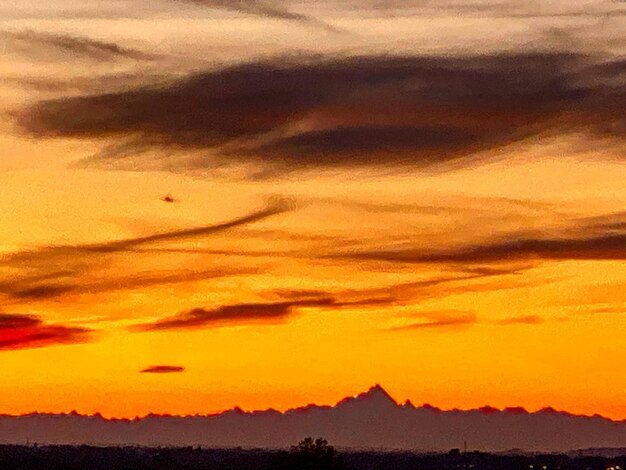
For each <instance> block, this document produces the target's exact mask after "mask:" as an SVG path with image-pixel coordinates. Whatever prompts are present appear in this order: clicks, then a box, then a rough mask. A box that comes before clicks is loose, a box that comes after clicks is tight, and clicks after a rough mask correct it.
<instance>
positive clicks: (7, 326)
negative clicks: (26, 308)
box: [0, 313, 91, 351]
mask: <svg viewBox="0 0 626 470" xmlns="http://www.w3.org/2000/svg"><path fill="white" fill-rule="evenodd" d="M90 333H91V330H88V329H85V328H77V327H68V326H63V325H47V324H45V323H44V322H43V321H42V320H41V319H40V318H39V317H36V316H33V315H18V314H9V313H0V351H4V350H16V349H29V348H40V347H44V346H54V345H57V344H73V343H82V342H85V341H87V340H88V339H89V334H90Z"/></svg>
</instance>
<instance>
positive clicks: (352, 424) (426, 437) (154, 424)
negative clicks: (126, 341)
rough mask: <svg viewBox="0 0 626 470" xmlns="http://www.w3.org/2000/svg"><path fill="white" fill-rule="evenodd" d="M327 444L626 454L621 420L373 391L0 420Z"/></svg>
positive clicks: (27, 438)
mask: <svg viewBox="0 0 626 470" xmlns="http://www.w3.org/2000/svg"><path fill="white" fill-rule="evenodd" d="M306 436H313V437H324V438H325V439H327V440H328V441H329V442H330V443H331V444H333V445H334V446H336V447H338V448H346V449H376V450H406V451H416V452H428V451H448V450H450V449H452V448H463V447H464V446H467V449H468V450H481V451H492V452H497V451H508V450H511V449H520V450H524V451H548V452H567V451H571V450H573V449H585V448H607V447H626V421H613V420H610V419H607V418H604V417H601V416H597V415H594V416H578V415H572V414H570V413H566V412H561V411H556V410H554V409H552V408H544V409H542V410H539V411H537V412H532V413H530V412H527V411H526V410H524V409H523V408H505V409H503V410H500V409H496V408H491V407H483V408H480V409H475V410H467V411H464V410H451V411H443V410H440V409H439V408H436V407H433V406H430V405H423V406H420V407H416V406H414V405H413V404H412V403H411V402H410V401H407V402H405V403H404V404H399V403H398V402H396V401H395V400H394V399H393V398H392V397H391V396H390V395H389V394H388V393H387V392H386V391H385V390H384V389H383V388H382V387H381V386H380V385H376V386H374V387H372V388H370V389H369V390H368V391H367V392H364V393H361V394H359V395H356V396H354V397H348V398H344V399H343V400H341V401H339V402H338V403H337V404H336V405H335V406H317V405H307V406H304V407H300V408H295V409H291V410H288V411H285V412H279V411H276V410H272V409H269V410H265V411H253V412H245V411H243V410H241V409H240V408H234V409H232V410H229V411H225V412H223V413H219V414H214V415H208V416H169V415H153V414H151V415H147V416H145V417H143V418H135V419H106V418H103V417H102V416H100V415H98V414H96V415H92V416H85V415H80V414H78V413H75V412H72V413H69V414H41V413H33V414H28V415H22V416H8V415H3V416H0V443H5V444H24V443H28V442H29V443H35V442H36V443H40V444H93V445H143V446H190V445H193V446H203V447H215V448H232V447H244V448H285V447H289V446H290V445H293V444H295V443H297V442H298V441H300V440H301V439H302V438H303V437H306Z"/></svg>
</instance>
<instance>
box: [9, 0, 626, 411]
mask: <svg viewBox="0 0 626 470" xmlns="http://www.w3.org/2000/svg"><path fill="white" fill-rule="evenodd" d="M625 110H626V4H625V3H624V2H622V1H613V0H573V1H566V0H553V1H549V2H534V1H531V2H521V1H508V0H507V1H500V0H497V1H496V0H471V1H467V2H463V3H462V4H461V3H459V2H456V1H452V0H450V1H448V0H441V1H435V0H426V1H421V2H410V1H408V0H407V1H404V0H394V1H387V2H378V1H373V0H372V1H370V0H359V1H356V0H354V1H353V0H349V1H344V2H339V1H335V0H314V1H310V2H299V1H295V0H294V1H291V0H289V1H281V2H278V1H274V0H258V1H257V0H255V1H252V0H250V1H247V2H243V1H232V2H229V1H218V0H215V1H214V0H154V1H146V0H116V1H113V2H112V1H109V0H85V1H83V2H81V3H80V5H78V4H77V3H76V2H72V1H70V0H50V1H48V2H45V3H42V2H39V1H36V0H22V1H20V2H19V5H17V4H16V2H14V1H11V0H0V376H1V378H0V385H1V387H0V414H9V415H21V414H25V413H31V412H35V411H36V412H42V413H67V412H70V411H72V410H76V411H77V412H78V413H80V414H84V415H92V414H94V413H102V415H103V416H105V417H120V418H133V417H135V416H145V415H148V414H150V413H155V414H170V415H195V414H211V413H217V412H220V411H224V410H229V409H232V408H233V407H235V406H239V407H241V408H242V409H245V410H259V409H266V408H273V409H276V410H279V411H285V410H288V409H290V408H297V407H299V406H302V405H303V404H306V403H317V404H322V405H323V404H334V403H336V401H337V400H338V399H340V398H341V397H345V396H351V393H354V392H355V391H359V390H367V389H368V387H370V386H371V384H372V383H381V384H384V386H385V390H388V391H389V394H390V395H391V396H393V397H402V398H403V399H404V398H406V399H410V400H411V401H412V402H414V403H430V404H432V405H434V406H437V407H440V408H441V409H444V410H452V409H465V410H469V409H479V408H481V407H483V406H490V407H494V408H497V409H504V408H506V407H523V408H525V409H527V410H529V411H537V410H540V409H542V408H544V407H552V408H554V409H558V410H566V411H567V412H570V413H573V414H577V415H588V416H592V415H595V414H599V415H602V416H606V417H607V418H611V419H613V420H625V419H626V398H625V397H626V375H625V374H623V364H624V363H625V362H626V350H625V349H624V347H623V337H624V335H625V334H626V321H625V316H624V315H625V314H626V263H625V262H624V261H625V260H626V184H624V181H626V165H625V161H624V158H625V155H626V153H625V150H626V145H625V143H626V111H625Z"/></svg>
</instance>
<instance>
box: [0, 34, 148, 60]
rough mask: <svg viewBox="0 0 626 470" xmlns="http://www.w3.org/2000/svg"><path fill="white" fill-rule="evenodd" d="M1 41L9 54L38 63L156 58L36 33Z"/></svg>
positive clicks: (88, 41)
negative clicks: (12, 53) (78, 59)
mask: <svg viewBox="0 0 626 470" xmlns="http://www.w3.org/2000/svg"><path fill="white" fill-rule="evenodd" d="M0 40H2V43H3V45H4V48H5V52H14V53H17V54H19V55H24V56H27V57H31V58H35V59H37V60H46V61H47V60H51V59H54V60H56V59H58V58H59V55H61V56H62V57H64V58H66V59H67V58H81V59H85V58H86V59H90V60H96V61H112V60H116V59H132V60H142V61H143V60H153V59H155V57H156V56H154V55H150V54H146V53H144V52H141V51H138V50H136V49H131V48H126V47H122V46H120V45H118V44H115V43H111V42H104V41H98V40H95V39H91V38H87V37H79V36H70V35H63V34H54V33H42V32H36V31H23V32H9V31H3V32H0Z"/></svg>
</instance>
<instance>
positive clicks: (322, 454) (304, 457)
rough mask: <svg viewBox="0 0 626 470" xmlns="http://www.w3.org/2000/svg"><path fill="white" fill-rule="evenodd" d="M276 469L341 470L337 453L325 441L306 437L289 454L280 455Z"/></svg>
mask: <svg viewBox="0 0 626 470" xmlns="http://www.w3.org/2000/svg"><path fill="white" fill-rule="evenodd" d="M277 468H279V469H281V470H342V469H344V466H343V464H342V462H341V461H340V460H339V459H338V458H337V451H336V450H335V448H334V447H333V446H331V445H330V444H328V441H327V440H326V439H321V438H318V439H315V440H314V439H313V438H312V437H307V438H305V439H303V440H302V441H300V442H299V443H298V444H297V445H295V446H292V447H291V450H290V451H289V452H285V453H282V454H280V458H279V462H278V465H277Z"/></svg>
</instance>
